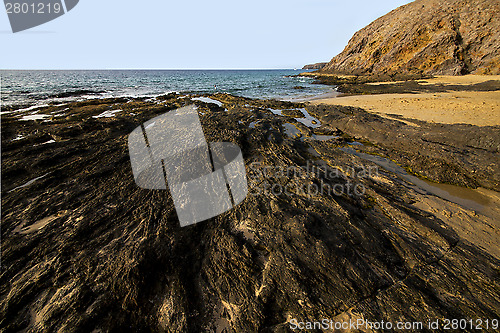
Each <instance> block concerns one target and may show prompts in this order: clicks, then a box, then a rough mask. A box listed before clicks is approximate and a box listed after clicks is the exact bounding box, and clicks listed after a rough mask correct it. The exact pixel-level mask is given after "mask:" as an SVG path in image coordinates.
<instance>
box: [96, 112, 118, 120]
mask: <svg viewBox="0 0 500 333" xmlns="http://www.w3.org/2000/svg"><path fill="white" fill-rule="evenodd" d="M118 112H122V110H111V111H104V112H103V113H101V114H100V115H97V116H92V118H96V119H97V118H111V117H114V116H115V114H116V113H118Z"/></svg>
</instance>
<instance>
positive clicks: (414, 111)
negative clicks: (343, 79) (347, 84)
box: [311, 75, 500, 126]
mask: <svg viewBox="0 0 500 333" xmlns="http://www.w3.org/2000/svg"><path fill="white" fill-rule="evenodd" d="M492 80H500V75H466V76H438V77H435V78H433V79H426V80H418V81H417V82H419V84H421V85H444V86H445V87H446V86H452V85H453V86H455V87H456V86H457V85H458V86H466V85H472V84H478V83H483V82H487V81H492ZM392 83H394V82H392ZM376 84H388V83H387V82H381V83H370V85H376ZM311 103H313V104H330V105H344V106H355V107H360V108H363V109H365V110H367V111H370V112H374V113H378V114H381V115H391V114H392V115H394V114H397V115H401V116H403V117H405V118H409V119H418V120H423V121H429V122H435V123H444V124H459V123H464V124H472V125H477V126H494V125H500V91H453V90H450V91H447V92H436V93H405V94H377V95H355V96H344V97H336V98H326V99H318V100H313V101H311Z"/></svg>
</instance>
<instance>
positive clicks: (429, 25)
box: [322, 0, 500, 75]
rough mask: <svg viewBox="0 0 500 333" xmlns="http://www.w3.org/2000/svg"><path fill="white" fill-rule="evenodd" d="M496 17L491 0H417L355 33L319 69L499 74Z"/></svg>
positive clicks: (497, 6)
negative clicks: (343, 47) (325, 64)
mask: <svg viewBox="0 0 500 333" xmlns="http://www.w3.org/2000/svg"><path fill="white" fill-rule="evenodd" d="M499 22H500V2H499V1H496V0H446V1H439V0H417V1H414V2H412V3H410V4H408V5H405V6H401V7H399V8H397V9H395V10H393V11H392V12H390V13H388V14H387V15H385V16H383V17H381V18H379V19H377V20H375V21H374V22H372V23H371V24H369V25H368V26H367V27H365V28H363V29H361V30H360V31H358V32H357V33H355V34H354V36H353V37H352V38H351V40H350V41H349V43H348V45H347V47H346V48H345V49H344V51H343V52H342V53H340V54H339V55H337V56H336V57H334V58H333V59H332V60H331V61H330V62H329V63H328V65H327V66H326V67H325V68H323V70H322V71H324V72H331V73H339V74H362V75H371V74H373V75H378V74H388V75H393V74H396V73H399V74H424V75H427V74H430V75H434V74H440V75H461V74H500V32H499V24H500V23H499Z"/></svg>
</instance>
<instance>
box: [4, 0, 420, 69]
mask: <svg viewBox="0 0 500 333" xmlns="http://www.w3.org/2000/svg"><path fill="white" fill-rule="evenodd" d="M17 1H23V0H17ZM31 1H32V0H31ZM409 2H411V1H404V0H383V1H373V0H349V1H345V0H343V1H337V0H252V1H241V0H212V1H207V0H201V1H199V0H184V1H175V2H174V1H169V0H162V1H160V0H140V1H139V0H138V1H136V2H132V1H130V0H99V1H98V0H80V2H79V4H78V5H77V6H76V7H75V8H74V9H73V10H71V11H70V12H68V13H67V14H65V15H63V16H61V17H59V18H57V19H55V20H53V21H51V22H48V23H46V24H44V25H41V26H38V27H35V28H33V29H30V30H28V31H24V32H19V33H16V34H13V33H12V31H11V29H10V24H9V21H8V17H7V14H6V11H5V10H0V43H1V44H0V45H1V51H0V68H1V69H268V68H269V69H274V68H275V69H278V68H301V67H302V66H304V65H305V64H309V63H316V62H327V61H329V60H330V59H331V58H332V57H333V56H335V55H337V54H338V53H340V52H341V51H342V50H343V49H344V47H345V46H346V45H347V42H348V41H349V39H350V38H351V37H352V35H353V34H354V33H355V32H356V31H358V30H359V29H361V28H363V27H364V26H366V25H368V24H369V23H370V22H372V21H373V20H375V19H376V18H378V17H380V16H382V15H384V14H386V13H388V12H390V11H391V10H393V9H395V8H397V7H399V6H401V5H404V4H406V3H409Z"/></svg>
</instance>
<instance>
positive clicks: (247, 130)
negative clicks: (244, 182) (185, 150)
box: [0, 94, 500, 332]
mask: <svg viewBox="0 0 500 333" xmlns="http://www.w3.org/2000/svg"><path fill="white" fill-rule="evenodd" d="M203 97H204V99H201V100H200V99H199V100H193V99H192V98H191V97H190V96H185V95H178V94H169V95H165V96H160V97H157V98H117V99H95V100H88V101H83V102H75V103H69V104H61V105H52V106H49V107H43V108H40V109H30V110H28V111H15V110H10V112H9V113H6V114H3V115H2V189H1V190H2V230H1V232H2V271H1V275H0V281H1V284H0V285H1V287H0V318H1V319H0V329H2V330H3V331H5V332H14V331H20V330H26V331H30V330H31V331H58V330H61V331H66V332H90V331H104V332H108V331H123V330H133V331H137V332H143V331H145V332H223V331H224V330H226V331H227V332H230V331H235V332H255V331H262V332H285V331H288V330H289V323H290V321H291V320H292V319H297V320H299V321H318V320H322V319H324V318H329V319H331V320H335V321H342V320H349V319H354V320H355V319H359V318H364V319H367V320H370V321H380V320H384V321H394V322H395V321H397V320H405V321H422V322H427V321H429V320H435V319H444V318H450V319H452V318H470V319H479V318H481V319H490V320H491V319H498V318H499V317H500V302H499V299H500V285H499V281H500V248H499V245H498V244H499V242H498V240H499V236H500V226H499V225H498V221H500V211H499V209H498V207H499V205H498V203H500V196H499V195H498V192H499V191H500V178H499V177H500V176H499V175H500V170H499V165H498V154H499V149H500V134H499V133H500V131H499V130H498V129H499V128H498V126H496V127H495V126H492V127H477V126H471V125H469V126H468V125H443V124H431V123H426V122H420V121H415V120H411V121H410V123H409V121H408V120H407V119H403V118H402V117H400V118H398V117H396V118H395V119H387V118H383V117H380V116H378V115H374V114H371V113H368V112H366V111H364V110H362V109H359V108H353V107H343V106H327V105H309V104H302V103H290V102H281V101H275V100H252V99H247V98H241V97H235V96H231V95H227V94H214V95H206V96H203ZM191 103H195V104H196V106H197V107H198V111H199V115H200V120H201V123H202V126H203V130H204V132H205V136H206V137H207V141H210V142H217V141H223V142H233V143H236V144H237V145H238V146H240V147H241V148H242V153H243V157H244V160H245V163H246V168H247V174H248V179H249V189H250V195H249V196H248V197H247V199H246V200H245V201H244V202H243V203H242V204H240V205H239V206H237V207H236V208H235V209H234V210H232V211H230V212H227V213H225V214H223V215H221V216H219V217H216V218H213V219H211V220H208V221H205V222H202V223H199V224H196V225H193V226H190V227H186V228H180V227H179V226H178V221H177V217H176V213H175V209H174V206H173V202H172V199H171V197H170V194H169V192H168V191H151V190H142V189H140V188H138V187H137V186H136V185H135V183H134V179H133V176H132V171H131V168H130V160H129V156H128V149H127V137H128V134H129V133H130V132H131V131H132V130H134V129H135V128H136V127H137V126H139V125H140V124H142V123H144V122H145V121H147V120H149V119H151V118H153V117H155V116H157V115H160V114H163V113H165V112H168V111H171V110H174V109H176V108H179V107H182V106H185V105H188V104H191ZM412 123H413V125H412ZM364 154H367V155H364ZM368 156H372V157H373V156H378V157H380V160H374V159H370V158H369V157H368ZM391 161H392V162H391ZM389 162H391V163H394V162H395V163H396V164H397V165H399V166H401V167H402V168H404V169H402V171H397V172H393V171H394V170H392V169H391V167H387V166H386V167H385V168H384V165H389ZM391 165H392V164H391ZM311 168H312V169H311ZM283 170H295V171H297V170H302V172H295V173H292V174H290V173H283ZM311 170H315V171H311ZM335 170H336V172H334V171H335ZM405 170H406V172H405ZM406 174H408V175H409V176H412V175H418V176H419V177H421V178H427V179H428V180H430V181H434V182H439V183H447V184H451V185H457V186H464V187H470V188H474V189H475V188H478V187H480V189H477V190H474V191H476V192H474V193H476V194H477V197H473V198H469V199H468V200H469V201H471V202H473V203H475V204H477V205H476V206H472V207H469V206H467V205H463V204H460V203H459V202H454V201H453V199H452V198H451V199H450V198H443V197H440V196H439V195H437V194H436V193H437V192H436V193H432V192H430V191H431V190H429V189H427V190H426V189H424V188H421V187H419V186H418V184H412V183H411V182H409V181H408V179H411V178H407V176H406ZM356 186H357V187H356ZM284 189H286V190H287V191H284ZM470 191H473V190H470ZM361 331H363V332H365V331H366V332H368V331H371V330H361ZM485 331H490V332H493V330H491V329H490V330H485Z"/></svg>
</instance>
